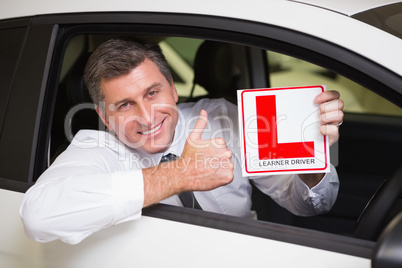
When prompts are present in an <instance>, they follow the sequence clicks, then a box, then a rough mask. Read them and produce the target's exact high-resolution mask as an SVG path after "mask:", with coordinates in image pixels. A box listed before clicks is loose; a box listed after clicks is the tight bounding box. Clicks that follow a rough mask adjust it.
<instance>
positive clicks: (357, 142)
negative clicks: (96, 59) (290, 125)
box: [48, 34, 402, 240]
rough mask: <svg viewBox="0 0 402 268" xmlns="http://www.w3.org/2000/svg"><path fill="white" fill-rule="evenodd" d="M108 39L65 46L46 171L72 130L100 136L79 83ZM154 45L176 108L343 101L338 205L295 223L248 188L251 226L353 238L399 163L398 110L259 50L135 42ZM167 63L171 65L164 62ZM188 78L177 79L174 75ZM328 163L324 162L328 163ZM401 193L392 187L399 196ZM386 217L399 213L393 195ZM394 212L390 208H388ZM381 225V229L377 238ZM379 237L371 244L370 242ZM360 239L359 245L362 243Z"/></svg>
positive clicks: (178, 40)
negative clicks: (255, 93) (329, 93)
mask: <svg viewBox="0 0 402 268" xmlns="http://www.w3.org/2000/svg"><path fill="white" fill-rule="evenodd" d="M112 37H113V36H112V35H86V34H82V35H77V36H75V37H74V38H72V39H71V40H70V41H69V43H68V45H67V46H66V49H65V53H64V56H63V65H62V69H61V72H60V83H59V87H58V93H57V97H56V105H55V109H54V116H53V121H52V128H51V141H50V146H49V160H48V161H49V164H50V163H51V162H52V161H54V159H55V158H56V157H57V156H58V155H59V154H60V153H61V152H62V151H63V150H65V148H66V147H67V146H68V144H69V143H70V141H71V140H72V138H73V136H74V134H75V133H77V132H78V130H80V129H87V128H89V129H99V130H106V128H105V126H104V125H103V123H102V121H101V120H100V119H99V118H98V116H97V114H96V112H95V110H94V108H93V106H92V105H91V100H90V97H89V94H88V92H87V90H86V88H85V85H84V83H83V79H82V75H83V70H84V67H85V64H86V61H87V59H88V57H89V55H90V53H91V52H92V51H93V50H94V49H95V48H96V47H97V46H98V45H99V44H100V43H102V42H103V41H104V40H107V39H109V38H112ZM142 38H146V39H150V40H153V41H156V42H158V43H159V44H160V45H161V47H162V49H163V51H164V52H165V56H166V58H167V60H168V62H169V65H170V67H171V69H172V76H173V79H174V81H175V84H176V87H177V90H178V92H179V97H180V98H179V102H185V101H186V102H187V101H197V100H198V99H200V98H205V97H206V98H225V99H227V100H228V101H231V102H233V103H235V104H236V103H237V97H236V96H237V94H236V90H237V89H246V88H256V87H281V86H292V85H313V84H326V85H327V87H328V89H329V90H332V89H334V90H339V91H340V92H341V96H342V97H341V98H342V99H343V100H344V101H345V109H344V111H345V119H344V123H343V124H342V126H341V127H340V134H341V138H340V140H339V142H338V144H337V145H335V146H337V150H336V151H337V155H336V156H335V157H334V162H335V164H336V167H337V172H338V175H339V179H340V182H341V183H340V190H339V195H338V199H337V201H336V203H335V205H334V207H333V208H332V210H331V211H330V212H328V213H326V214H325V215H319V216H314V217H299V216H294V215H292V214H291V213H289V212H287V211H286V210H285V209H283V208H281V207H280V206H278V205H277V204H276V203H275V202H273V201H272V199H270V198H269V197H268V196H266V195H264V194H262V193H261V192H260V191H259V190H257V188H253V208H252V209H253V210H254V211H256V214H257V217H258V220H262V221H270V222H275V223H281V224H287V225H293V226H298V227H303V228H308V229H314V230H320V231H325V232H330V233H337V234H342V235H346V236H355V233H356V228H357V226H358V224H357V223H358V220H359V217H360V215H361V214H362V212H363V211H364V208H365V207H366V205H367V204H368V202H369V201H370V199H371V197H372V196H373V195H374V193H375V192H376V191H377V189H379V187H380V185H382V184H383V182H384V181H386V180H387V179H390V178H392V176H393V174H395V172H396V171H397V170H398V167H399V166H400V165H401V163H400V159H401V158H400V154H401V153H400V149H401V148H402V110H401V109H400V108H399V107H397V106H395V105H393V104H392V103H390V102H388V101H386V100H385V99H383V98H382V97H380V96H378V95H376V94H374V93H372V92H371V91H369V90H368V89H366V88H363V87H362V86H360V85H359V84H357V83H355V82H353V81H351V80H349V79H347V78H345V77H343V76H341V75H339V74H337V73H336V72H335V71H334V70H327V69H325V68H323V67H320V66H317V65H314V64H311V63H308V62H305V61H303V60H300V59H298V58H296V57H291V56H289V55H285V54H282V53H277V52H274V51H268V50H265V49H261V48H253V47H247V46H243V45H238V44H231V43H224V42H219V41H214V40H200V39H190V38H182V37H163V36H154V37H152V36H142ZM172 59H173V60H172ZM186 68H187V69H188V70H190V74H189V75H188V74H184V75H183V74H182V73H181V71H182V70H186ZM331 157H332V156H331ZM400 188H402V187H399V188H398V189H400ZM394 199H395V202H393V203H392V204H391V205H390V208H389V210H390V211H391V210H392V211H393V212H392V215H395V214H396V213H397V212H398V211H401V210H402V203H401V193H400V192H399V191H396V192H395V198H394ZM395 204H396V205H395ZM385 224H386V222H382V223H381V227H378V228H379V230H382V228H383V226H384V225H385ZM378 235H379V231H378V230H377V233H376V234H375V236H374V237H371V238H370V239H371V240H375V239H377V237H378ZM363 238H365V239H366V238H367V237H363Z"/></svg>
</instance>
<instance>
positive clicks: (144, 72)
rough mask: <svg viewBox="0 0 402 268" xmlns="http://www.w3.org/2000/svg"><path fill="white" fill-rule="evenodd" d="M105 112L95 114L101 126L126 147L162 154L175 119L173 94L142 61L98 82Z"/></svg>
mask: <svg viewBox="0 0 402 268" xmlns="http://www.w3.org/2000/svg"><path fill="white" fill-rule="evenodd" d="M101 88H102V91H103V94H104V96H105V99H104V102H105V107H104V109H105V111H104V112H103V111H102V110H100V109H99V107H97V109H96V110H97V112H98V114H99V116H100V117H101V118H102V120H103V122H104V123H105V125H106V126H107V127H108V128H109V129H110V130H112V131H114V132H115V133H116V135H117V136H118V138H119V140H120V141H122V142H123V143H124V144H126V145H127V146H129V147H132V148H137V149H140V150H143V151H145V152H147V153H158V152H164V151H166V150H167V149H168V148H169V146H170V144H171V143H172V141H173V137H174V130H175V127H176V124H177V120H178V111H177V106H176V103H177V100H178V96H177V92H176V88H175V87H174V85H173V82H172V85H170V84H169V83H168V81H167V80H166V78H165V77H164V76H163V75H162V73H161V72H160V71H159V69H158V67H157V66H156V65H155V64H154V63H153V62H152V61H151V60H149V59H146V60H145V61H144V62H143V63H141V64H140V65H139V66H138V67H137V68H135V69H134V70H132V71H131V72H130V73H129V74H127V75H123V76H119V77H115V78H112V79H108V80H104V79H103V80H102V81H101Z"/></svg>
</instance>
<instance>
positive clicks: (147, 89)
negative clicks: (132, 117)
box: [114, 82, 162, 107]
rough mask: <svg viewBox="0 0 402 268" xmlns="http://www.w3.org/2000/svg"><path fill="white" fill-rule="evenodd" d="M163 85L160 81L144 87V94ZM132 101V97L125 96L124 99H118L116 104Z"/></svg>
mask: <svg viewBox="0 0 402 268" xmlns="http://www.w3.org/2000/svg"><path fill="white" fill-rule="evenodd" d="M161 85H162V84H161V83H158V82H155V83H153V84H152V85H150V86H149V87H147V88H145V89H144V94H146V93H147V92H149V91H151V90H152V89H154V88H156V87H158V86H161ZM130 101H132V100H131V99H130V98H124V99H122V100H118V101H116V102H115V103H114V105H115V106H116V107H117V106H118V105H119V104H121V103H125V102H130Z"/></svg>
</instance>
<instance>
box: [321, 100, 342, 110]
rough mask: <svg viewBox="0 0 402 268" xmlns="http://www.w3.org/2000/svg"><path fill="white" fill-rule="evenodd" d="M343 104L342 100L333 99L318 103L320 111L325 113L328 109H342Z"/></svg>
mask: <svg viewBox="0 0 402 268" xmlns="http://www.w3.org/2000/svg"><path fill="white" fill-rule="evenodd" d="M343 106H344V102H343V100H340V99H335V100H332V101H328V102H325V103H322V104H321V105H320V112H321V113H326V112H330V111H336V110H343Z"/></svg>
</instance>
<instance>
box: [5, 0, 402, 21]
mask: <svg viewBox="0 0 402 268" xmlns="http://www.w3.org/2000/svg"><path fill="white" fill-rule="evenodd" d="M290 2H293V4H296V3H297V6H299V7H300V6H302V5H310V6H315V7H319V8H322V9H326V10H331V11H334V12H337V13H341V14H344V15H348V16H351V15H354V14H357V13H360V12H363V11H366V10H368V9H372V8H377V7H380V6H385V5H389V4H393V3H399V2H401V1H400V0H354V1H350V0H337V1H331V0H304V1H303V0H299V1H297V0H275V1H264V2H262V1H260V0H249V1H246V2H245V1H237V2H233V1H230V0H223V1H215V0H203V1H202V4H199V5H195V4H194V3H193V2H192V1H183V0H170V1H165V0H151V1H126V0H114V1H96V0H85V1H80V0H71V1H61V0H37V1H31V0H2V1H1V2H0V7H1V8H0V19H8V18H16V17H26V16H33V15H44V14H59V13H76V12H97V11H153V12H178V13H194V14H197V13H198V14H211V15H222V16H225V14H229V13H232V12H233V11H235V12H236V11H237V12H240V13H249V12H256V11H257V10H265V11H266V15H267V17H268V16H271V15H273V14H270V12H269V10H270V9H271V8H275V7H281V6H284V7H286V6H287V7H289V9H288V10H289V12H293V11H292V10H293V8H292V5H290ZM293 6H294V5H293ZM211 7H213V8H211ZM241 7H242V8H241ZM253 7H255V8H253ZM264 7H265V8H266V9H264ZM283 10H286V9H283ZM300 12H303V10H300ZM236 17H238V16H236Z"/></svg>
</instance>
